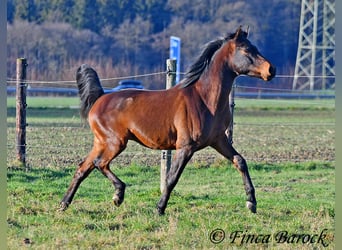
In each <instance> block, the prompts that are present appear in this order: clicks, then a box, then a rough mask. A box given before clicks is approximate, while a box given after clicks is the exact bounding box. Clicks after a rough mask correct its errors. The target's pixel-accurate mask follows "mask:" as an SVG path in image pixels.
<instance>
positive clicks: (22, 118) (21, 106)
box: [16, 58, 27, 167]
mask: <svg viewBox="0 0 342 250" xmlns="http://www.w3.org/2000/svg"><path fill="white" fill-rule="evenodd" d="M26 67H27V62H26V59H25V58H18V59H17V86H16V149H17V160H19V161H20V162H21V163H22V164H23V165H24V166H25V167H26V125H27V124H26V106H27V104H26V87H27V86H26Z"/></svg>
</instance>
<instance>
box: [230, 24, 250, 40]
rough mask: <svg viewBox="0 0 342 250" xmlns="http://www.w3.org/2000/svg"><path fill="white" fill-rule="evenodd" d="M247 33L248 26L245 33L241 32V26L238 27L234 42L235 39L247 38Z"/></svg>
mask: <svg viewBox="0 0 342 250" xmlns="http://www.w3.org/2000/svg"><path fill="white" fill-rule="evenodd" d="M248 32H249V26H248V27H247V31H243V30H242V25H240V27H239V28H238V29H237V30H236V32H235V36H234V39H235V40H236V39H238V38H240V37H241V36H242V37H243V38H247V36H248Z"/></svg>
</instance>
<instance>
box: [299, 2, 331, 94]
mask: <svg viewBox="0 0 342 250" xmlns="http://www.w3.org/2000/svg"><path fill="white" fill-rule="evenodd" d="M334 66H335V1H334V0H302V6H301V17H300V28H299V38H298V51H297V59H296V66H295V74H294V78H293V89H294V90H306V89H309V90H317V89H319V90H324V89H331V88H334V87H335V70H334Z"/></svg>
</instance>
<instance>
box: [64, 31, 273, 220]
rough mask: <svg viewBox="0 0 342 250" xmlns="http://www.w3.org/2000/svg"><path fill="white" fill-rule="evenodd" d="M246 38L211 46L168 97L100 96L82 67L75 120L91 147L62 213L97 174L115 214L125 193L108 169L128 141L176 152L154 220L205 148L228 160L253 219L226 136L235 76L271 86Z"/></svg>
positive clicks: (145, 93) (269, 70) (248, 187)
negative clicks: (82, 123) (88, 133)
mask: <svg viewBox="0 0 342 250" xmlns="http://www.w3.org/2000/svg"><path fill="white" fill-rule="evenodd" d="M247 36H248V32H247V31H244V30H243V29H242V28H241V27H239V28H238V29H237V30H236V32H235V33H232V34H229V35H227V36H226V37H223V38H219V39H217V40H214V41H211V42H209V43H208V44H207V45H205V47H204V49H203V51H202V53H201V54H200V56H199V57H198V59H197V60H196V61H195V63H194V64H193V65H192V66H190V68H189V70H188V72H187V73H186V74H185V77H184V79H183V80H181V81H180V83H179V84H177V85H175V86H174V87H172V88H170V89H167V90H154V91H152V90H134V89H130V90H123V91H119V92H113V93H109V94H104V91H103V88H102V86H101V84H100V80H99V77H98V75H97V73H96V71H95V70H94V69H92V68H91V67H90V66H88V65H85V64H84V65H81V66H80V67H79V68H78V70H77V73H76V82H77V85H78V89H79V96H80V100H81V101H80V114H81V116H82V117H83V118H84V119H88V123H89V125H90V128H91V130H92V132H93V134H94V142H93V148H92V150H91V151H90V153H89V154H88V156H87V157H86V158H85V159H84V160H83V161H82V162H81V163H80V164H79V166H78V168H77V170H76V172H75V174H74V176H73V179H72V181H71V183H70V186H69V188H68V190H67V192H66V194H65V196H64V197H63V199H62V201H61V203H60V210H62V211H64V210H65V209H67V208H68V206H69V205H70V203H71V201H72V199H73V197H74V195H75V193H76V191H77V189H78V187H79V185H80V184H81V182H82V181H83V180H84V179H85V178H87V176H88V175H89V174H90V173H91V172H92V170H94V169H95V168H97V169H98V170H99V171H100V172H101V173H102V174H103V175H105V176H106V177H107V178H108V179H109V180H110V181H111V182H112V183H113V185H114V190H115V192H114V197H113V202H114V204H115V205H116V206H120V205H121V203H122V202H123V201H124V194H125V187H126V185H125V183H124V182H123V181H121V180H120V179H119V178H118V177H117V176H116V175H115V174H114V173H113V172H112V171H111V170H110V168H109V164H110V162H111V161H112V160H113V159H114V158H115V157H117V156H118V155H119V154H120V153H121V152H122V151H123V150H124V149H125V148H126V145H127V142H128V140H133V141H136V142H138V143H140V144H142V145H144V146H146V147H148V148H151V149H159V150H163V149H164V150H175V153H174V157H173V160H172V164H171V167H170V170H169V172H168V173H167V176H166V187H165V189H164V191H163V193H162V195H161V199H160V201H159V202H158V204H157V209H158V213H159V214H160V215H162V214H164V213H165V209H166V206H167V203H168V200H169V198H170V194H171V192H172V190H173V188H174V187H175V186H176V184H177V182H178V180H179V178H180V176H181V174H182V172H183V170H184V168H185V166H186V164H187V163H188V161H189V160H190V158H191V157H192V156H193V154H194V153H195V152H196V151H198V150H200V149H203V148H205V147H207V146H210V147H212V148H214V149H215V150H216V151H217V152H219V153H220V154H222V155H223V156H224V157H226V158H227V159H228V160H229V161H231V162H232V163H233V165H234V166H235V167H236V168H237V170H238V171H239V172H240V173H241V175H242V179H243V183H244V187H245V191H246V195H247V204H246V205H247V208H248V209H249V210H251V212H253V213H256V208H257V201H256V198H255V189H254V186H253V184H252V181H251V178H250V175H249V172H248V168H247V163H246V161H245V159H244V158H243V157H242V156H241V155H240V154H239V153H238V152H237V151H236V150H235V149H234V148H233V146H232V145H231V143H230V142H229V140H228V137H227V135H226V133H225V131H226V129H227V127H228V125H229V123H230V120H231V117H230V111H229V98H228V97H229V93H230V91H231V88H232V84H233V81H234V79H235V78H236V77H237V76H239V75H248V76H252V77H257V78H261V79H263V80H265V81H269V80H271V79H272V78H273V77H274V76H275V72H276V69H275V67H274V66H273V65H272V64H271V63H270V62H269V61H268V60H266V59H265V58H264V57H263V56H262V55H261V54H260V53H259V51H258V49H257V48H256V47H255V46H254V45H252V44H251V42H250V41H249V40H248V39H247Z"/></svg>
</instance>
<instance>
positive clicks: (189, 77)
mask: <svg viewBox="0 0 342 250" xmlns="http://www.w3.org/2000/svg"><path fill="white" fill-rule="evenodd" d="M235 34H236V33H232V34H228V35H227V36H225V37H224V38H219V39H217V40H214V41H211V42H209V43H207V44H206V45H204V48H203V51H202V53H201V54H200V56H199V57H198V58H197V60H196V61H195V63H194V64H192V65H191V66H190V68H189V70H188V71H187V72H186V73H185V76H184V78H183V80H182V81H181V86H182V87H183V88H185V87H188V86H189V85H192V84H194V83H195V82H197V81H198V79H199V78H200V77H201V75H202V73H203V72H204V71H205V69H206V68H207V67H208V66H209V64H210V62H211V59H212V58H213V56H214V54H215V52H216V51H217V50H219V49H220V48H221V47H222V45H223V43H225V42H226V41H227V40H229V39H233V38H234V37H235Z"/></svg>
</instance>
